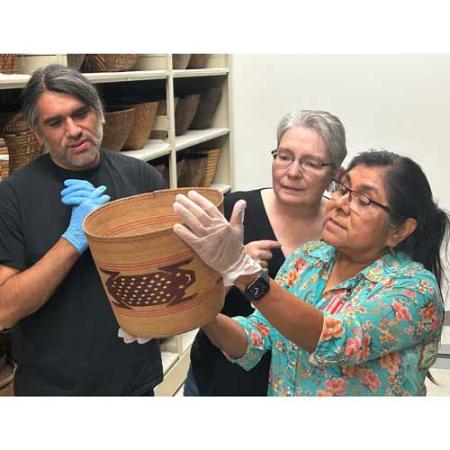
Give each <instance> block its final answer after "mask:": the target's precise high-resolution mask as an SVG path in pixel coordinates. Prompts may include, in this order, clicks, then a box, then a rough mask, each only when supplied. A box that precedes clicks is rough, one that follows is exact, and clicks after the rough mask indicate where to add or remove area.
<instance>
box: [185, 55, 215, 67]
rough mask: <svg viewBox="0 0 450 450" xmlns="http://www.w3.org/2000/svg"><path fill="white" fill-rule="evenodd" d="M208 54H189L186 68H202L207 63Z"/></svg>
mask: <svg viewBox="0 0 450 450" xmlns="http://www.w3.org/2000/svg"><path fill="white" fill-rule="evenodd" d="M209 57H210V55H209V54H206V53H197V54H193V55H191V58H190V59H189V64H188V66H187V68H188V69H204V68H205V67H206V65H207V63H208V59H209Z"/></svg>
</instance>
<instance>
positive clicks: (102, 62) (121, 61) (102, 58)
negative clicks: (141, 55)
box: [81, 53, 137, 72]
mask: <svg viewBox="0 0 450 450" xmlns="http://www.w3.org/2000/svg"><path fill="white" fill-rule="evenodd" d="M136 61H137V55H135V54H114V53H103V54H100V53H95V54H89V55H86V56H85V58H84V62H83V65H82V68H81V69H82V71H83V72H123V71H127V70H131V69H132V68H133V66H134V65H135V64H136Z"/></svg>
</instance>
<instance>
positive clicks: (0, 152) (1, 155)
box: [0, 138, 9, 181]
mask: <svg viewBox="0 0 450 450" xmlns="http://www.w3.org/2000/svg"><path fill="white" fill-rule="evenodd" d="M8 175H9V155H8V147H7V146H6V142H5V140H4V139H3V138H0V181H2V180H4V179H5V178H6V177H7V176H8Z"/></svg>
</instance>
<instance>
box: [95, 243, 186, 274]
mask: <svg viewBox="0 0 450 450" xmlns="http://www.w3.org/2000/svg"><path fill="white" fill-rule="evenodd" d="M193 256H194V251H193V250H190V249H189V250H186V251H184V252H180V253H177V254H176V255H175V256H170V257H167V258H158V259H152V260H151V261H143V262H136V263H117V264H114V263H107V262H105V261H97V266H98V267H101V268H102V269H103V270H111V271H113V272H116V271H119V272H130V271H133V270H138V271H149V270H154V269H156V268H159V267H165V266H170V265H172V264H176V263H179V262H181V261H184V260H186V259H189V258H191V257H193ZM133 275H141V274H133Z"/></svg>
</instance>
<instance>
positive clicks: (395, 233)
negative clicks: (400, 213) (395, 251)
mask: <svg viewBox="0 0 450 450" xmlns="http://www.w3.org/2000/svg"><path fill="white" fill-rule="evenodd" d="M416 228H417V221H416V219H413V218H411V217H408V219H406V220H405V221H404V222H403V223H402V224H401V225H399V226H398V227H397V228H395V229H394V230H392V231H391V232H390V235H389V237H388V239H387V242H386V245H387V246H388V247H389V248H395V247H397V245H398V244H400V243H401V242H403V241H404V240H405V239H407V238H408V237H409V236H411V234H413V233H414V231H415V230H416Z"/></svg>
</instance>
